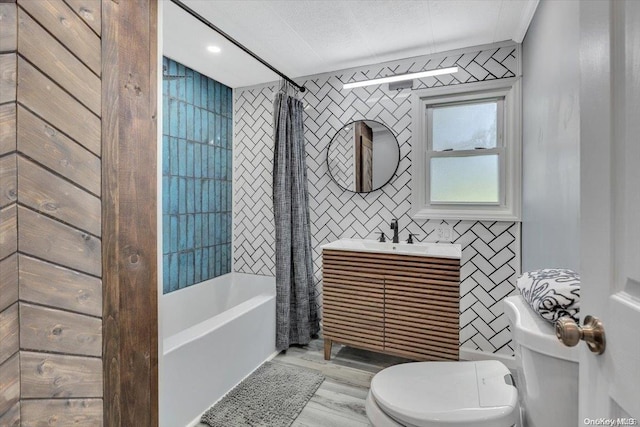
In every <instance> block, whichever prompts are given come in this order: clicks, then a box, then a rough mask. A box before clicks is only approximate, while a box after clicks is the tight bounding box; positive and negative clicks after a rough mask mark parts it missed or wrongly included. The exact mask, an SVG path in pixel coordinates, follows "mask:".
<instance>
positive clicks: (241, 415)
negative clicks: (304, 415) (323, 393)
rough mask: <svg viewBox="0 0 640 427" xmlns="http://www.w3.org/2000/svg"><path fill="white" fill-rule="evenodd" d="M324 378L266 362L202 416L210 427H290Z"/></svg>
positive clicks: (317, 374)
mask: <svg viewBox="0 0 640 427" xmlns="http://www.w3.org/2000/svg"><path fill="white" fill-rule="evenodd" d="M322 381H324V375H322V374H320V373H318V372H314V371H310V370H307V369H303V368H298V367H295V366H288V365H282V364H279V363H271V362H265V363H264V364H263V365H262V366H260V367H259V368H258V369H256V370H255V372H253V373H252V374H251V375H249V376H248V377H247V378H245V379H244V380H243V381H242V382H241V383H240V384H238V385H237V386H236V387H235V388H234V389H233V390H231V391H230V392H229V393H228V394H227V395H226V396H224V397H223V398H222V399H221V400H220V401H219V402H218V403H216V404H215V405H213V406H212V407H211V408H209V410H208V411H207V412H205V414H204V415H203V416H202V419H201V420H200V421H201V422H203V423H205V424H208V425H210V426H211V427H244V426H247V427H289V426H290V425H291V423H293V421H294V420H295V419H296V417H297V416H298V414H300V411H302V409H303V408H304V406H305V405H306V404H307V402H308V401H309V399H311V396H313V394H314V393H315V392H316V390H317V389H318V387H320V384H322Z"/></svg>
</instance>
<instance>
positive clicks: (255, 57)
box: [171, 0, 306, 92]
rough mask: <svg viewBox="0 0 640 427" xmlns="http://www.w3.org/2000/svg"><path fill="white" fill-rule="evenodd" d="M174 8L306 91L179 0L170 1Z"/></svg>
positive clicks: (301, 90)
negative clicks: (178, 8)
mask: <svg viewBox="0 0 640 427" xmlns="http://www.w3.org/2000/svg"><path fill="white" fill-rule="evenodd" d="M171 1H172V2H173V3H174V4H175V5H176V6H178V7H180V8H181V9H182V10H184V11H185V12H187V13H188V14H189V15H191V16H193V17H194V18H196V19H197V20H198V21H200V22H202V23H203V24H204V25H206V26H207V27H209V28H211V29H212V30H213V31H215V32H216V33H218V34H220V35H221V36H222V37H224V38H225V39H227V40H229V41H230V42H231V43H233V44H234V45H236V46H237V47H239V48H240V49H242V50H243V51H244V52H245V53H247V54H249V56H251V57H252V58H253V59H255V60H256V61H258V62H260V63H261V64H262V65H264V66H265V67H267V68H268V69H270V70H271V71H273V72H274V73H276V74H277V75H279V76H280V77H282V78H283V79H285V80H286V81H287V82H289V83H291V84H292V85H293V86H295V87H297V88H298V90H300V92H304V91H305V90H306V89H305V87H304V86H300V85H299V84H298V83H296V82H294V81H293V80H291V79H290V78H289V77H287V76H286V75H284V74H283V73H281V72H280V71H278V70H277V69H276V68H274V67H273V66H272V65H271V64H269V63H268V62H267V61H265V60H264V59H262V58H260V57H259V56H258V55H256V54H255V53H253V52H251V51H250V50H249V49H248V48H247V47H245V46H244V45H243V44H242V43H240V42H239V41H237V40H236V39H234V38H233V37H231V36H230V35H229V34H227V33H225V32H224V31H222V30H221V29H220V28H218V27H216V26H215V25H213V24H212V23H211V22H209V21H208V20H207V19H205V18H204V17H203V16H202V15H200V14H199V13H198V12H196V11H195V10H193V9H191V8H190V7H189V6H187V5H186V4H184V3H182V2H181V1H180V0H171Z"/></svg>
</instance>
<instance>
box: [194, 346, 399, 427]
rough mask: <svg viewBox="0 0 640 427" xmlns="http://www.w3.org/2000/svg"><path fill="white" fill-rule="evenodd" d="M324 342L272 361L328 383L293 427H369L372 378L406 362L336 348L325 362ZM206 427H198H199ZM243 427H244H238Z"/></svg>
mask: <svg viewBox="0 0 640 427" xmlns="http://www.w3.org/2000/svg"><path fill="white" fill-rule="evenodd" d="M323 354H324V353H323V341H322V340H321V339H317V340H314V341H312V342H311V343H310V344H309V345H308V346H305V347H291V348H289V349H288V350H287V351H286V352H284V353H281V354H279V355H278V356H276V357H275V358H274V359H273V362H275V363H281V364H284V365H293V366H298V367H302V368H307V369H313V370H316V371H319V372H321V373H322V374H324V376H325V380H324V382H323V383H322V385H321V386H320V387H319V388H318V390H317V391H316V393H315V394H314V395H313V397H312V398H311V400H310V401H309V403H307V405H306V406H305V408H304V409H303V410H302V412H301V413H300V415H299V416H298V418H297V419H296V420H295V421H294V423H293V425H292V427H364V426H370V425H371V424H369V422H368V421H367V415H366V414H365V409H364V402H365V399H366V397H367V393H368V391H369V384H370V383H371V379H372V378H373V376H374V375H375V374H376V373H377V372H378V371H380V370H382V369H384V368H386V367H388V366H391V365H396V364H398V363H404V362H407V361H408V360H407V359H402V358H399V357H393V356H387V355H383V354H379V353H373V352H369V351H365V350H359V349H355V348H351V347H344V346H341V345H338V344H334V345H333V349H332V352H331V360H329V361H327V360H324V356H323ZM201 426H202V427H206V425H205V424H199V425H198V427H201ZM238 427H241V426H238Z"/></svg>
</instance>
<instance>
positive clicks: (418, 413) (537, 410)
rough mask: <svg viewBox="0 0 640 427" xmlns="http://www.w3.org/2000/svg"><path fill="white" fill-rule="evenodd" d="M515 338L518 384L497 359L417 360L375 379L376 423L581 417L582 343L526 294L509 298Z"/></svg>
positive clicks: (370, 411) (504, 424)
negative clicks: (564, 333) (565, 334)
mask: <svg viewBox="0 0 640 427" xmlns="http://www.w3.org/2000/svg"><path fill="white" fill-rule="evenodd" d="M504 311H505V313H506V315H507V316H508V318H509V322H510V325H511V330H512V332H513V341H514V344H515V355H516V359H515V361H516V370H517V383H516V382H515V381H514V379H513V377H512V375H511V372H510V371H509V369H508V368H507V367H506V366H505V365H504V364H503V363H502V362H499V361H496V360H482V361H472V362H414V363H405V364H400V365H396V366H392V367H390V368H387V369H384V370H382V371H380V372H379V373H378V374H376V375H375V376H374V378H373V380H372V381H371V388H370V390H369V394H368V396H367V400H366V404H365V408H366V412H367V417H368V418H369V421H370V422H371V424H372V425H373V426H374V427H440V426H474V427H512V426H519V427H543V426H545V427H546V426H553V425H558V426H560V425H561V426H571V425H576V424H577V420H578V349H577V348H576V347H565V346H563V345H562V344H560V342H559V341H558V340H557V338H556V336H555V332H554V329H553V326H552V324H551V323H549V322H546V321H545V320H543V319H542V318H540V317H539V316H538V315H536V314H535V313H534V312H533V310H531V309H530V308H529V306H528V305H527V304H526V302H525V301H524V300H523V299H522V297H521V296H519V295H518V296H512V297H509V298H506V299H505V300H504Z"/></svg>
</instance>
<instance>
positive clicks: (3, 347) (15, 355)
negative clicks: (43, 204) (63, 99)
mask: <svg viewBox="0 0 640 427" xmlns="http://www.w3.org/2000/svg"><path fill="white" fill-rule="evenodd" d="M17 13H18V12H17V6H16V4H15V3H0V23H1V24H0V426H19V425H20V355H19V350H20V339H19V331H20V330H19V309H18V306H19V303H18V254H17V251H18V232H17V225H18V217H17V201H18V175H17V156H16V147H17V146H16V51H17V49H18V16H17Z"/></svg>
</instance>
